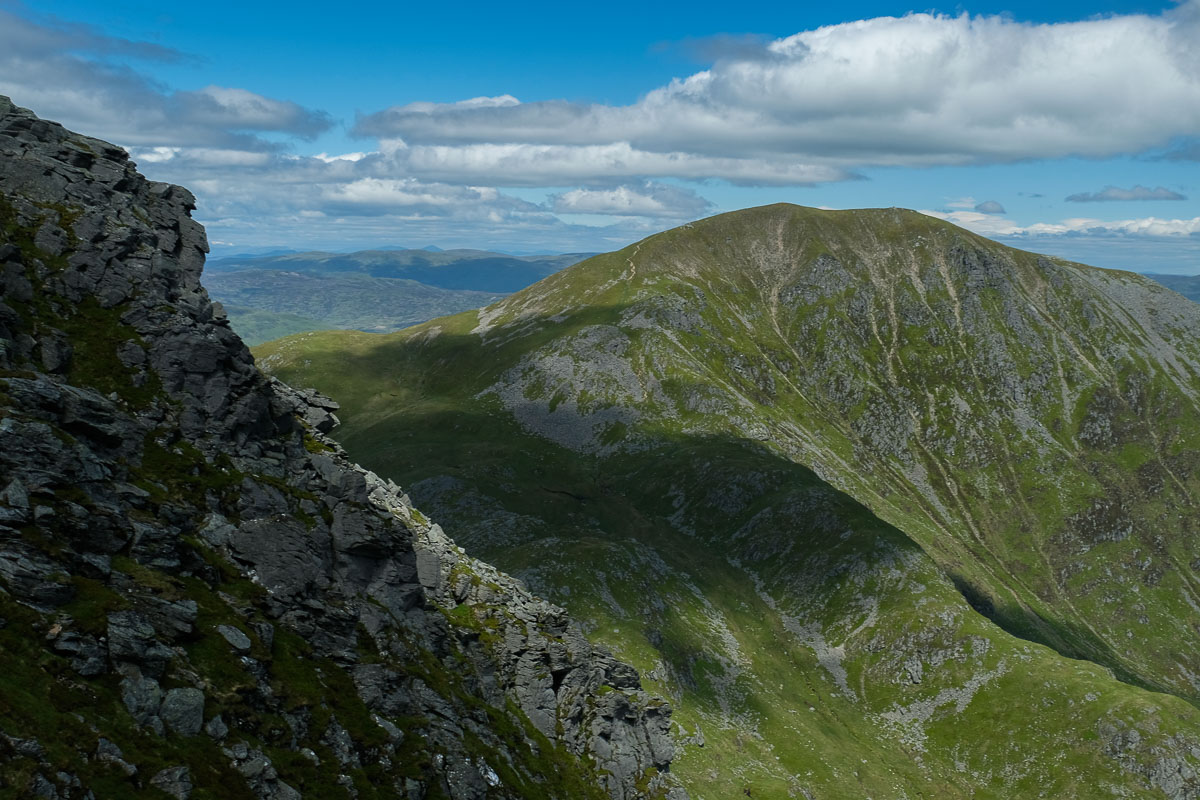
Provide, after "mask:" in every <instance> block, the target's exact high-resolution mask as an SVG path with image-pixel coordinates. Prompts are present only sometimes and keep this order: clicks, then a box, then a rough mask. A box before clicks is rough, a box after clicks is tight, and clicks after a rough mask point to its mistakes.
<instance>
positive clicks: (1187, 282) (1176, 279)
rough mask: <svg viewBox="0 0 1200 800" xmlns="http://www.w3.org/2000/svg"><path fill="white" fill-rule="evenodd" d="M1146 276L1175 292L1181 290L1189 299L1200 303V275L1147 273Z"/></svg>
mask: <svg viewBox="0 0 1200 800" xmlns="http://www.w3.org/2000/svg"><path fill="white" fill-rule="evenodd" d="M1146 277H1147V278H1149V279H1150V280H1152V281H1155V282H1157V283H1161V284H1162V285H1163V286H1165V287H1167V288H1168V289H1170V290H1171V291H1173V292H1179V293H1180V294H1181V295H1183V296H1184V297H1186V298H1187V299H1188V300H1192V301H1194V302H1197V303H1200V275H1156V274H1152V273H1146Z"/></svg>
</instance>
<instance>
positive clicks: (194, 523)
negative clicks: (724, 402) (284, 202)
mask: <svg viewBox="0 0 1200 800" xmlns="http://www.w3.org/2000/svg"><path fill="white" fill-rule="evenodd" d="M193 205H194V200H193V198H192V196H191V195H190V194H189V193H188V192H187V191H186V190H184V189H181V188H179V187H176V186H169V185H166V184H158V183H152V182H149V181H146V180H145V179H144V178H142V177H141V176H140V175H139V174H138V173H137V172H136V171H135V169H134V165H133V164H132V163H130V162H129V161H128V157H127V155H126V154H125V152H124V151H122V150H120V149H119V148H115V147H113V146H112V145H109V144H106V143H104V142H100V141H97V140H94V139H89V138H86V137H83V136H79V135H76V134H73V133H70V132H68V131H66V130H64V129H63V128H61V127H60V126H58V125H55V124H53V123H48V122H45V121H42V120H39V119H37V118H36V117H34V116H33V115H32V114H31V113H30V112H28V111H25V110H23V109H20V108H16V107H14V106H13V105H12V104H11V103H10V102H9V101H8V100H7V99H4V98H0V664H3V670H2V671H0V795H2V796H5V797H47V798H82V797H130V796H146V797H150V796H164V795H163V793H165V795H167V796H172V797H176V798H188V797H192V798H204V797H210V798H216V797H220V798H235V797H246V798H263V799H264V800H266V799H267V798H270V799H272V800H284V799H290V798H299V797H310V796H311V797H360V798H367V797H403V798H425V797H429V798H437V797H448V798H456V799H457V798H462V799H464V800H465V799H467V798H471V799H475V798H502V797H509V798H517V797H522V798H525V797H556V798H564V800H565V798H577V797H605V796H608V797H614V798H633V797H646V796H666V795H667V794H668V792H669V791H670V786H669V784H668V782H667V779H668V777H669V776H668V775H666V772H667V768H668V766H669V761H670V759H671V755H672V743H671V741H670V738H669V737H668V735H667V731H668V727H669V715H670V709H669V707H667V706H666V704H665V703H663V702H662V701H661V700H657V699H655V698H653V697H650V696H649V695H647V694H645V693H643V692H642V691H641V690H640V688H639V683H638V675H637V673H636V672H635V671H634V670H633V668H631V667H630V666H628V665H626V664H624V663H621V662H619V661H617V660H616V659H614V658H613V657H612V656H611V655H610V654H609V653H608V652H607V651H605V650H604V649H602V648H599V647H596V646H594V645H592V644H590V643H589V642H588V641H587V639H586V638H585V637H584V636H583V635H582V634H581V632H580V631H579V630H578V628H577V627H576V626H575V625H574V624H573V623H572V622H571V621H570V620H569V619H568V618H567V616H566V615H565V613H564V612H563V611H562V609H560V608H558V607H556V606H553V605H551V604H549V603H546V602H545V601H542V600H540V599H538V598H536V597H534V596H533V595H531V594H530V593H529V592H528V591H527V590H526V589H525V588H524V587H523V586H522V585H521V584H520V583H518V582H516V581H514V580H513V579H511V578H509V577H508V576H506V575H504V574H502V573H500V572H497V571H496V570H495V569H493V568H491V567H489V566H488V565H486V564H484V563H481V562H479V561H475V560H474V559H472V558H469V557H468V556H466V555H465V554H464V553H463V551H462V550H461V549H459V548H458V547H457V546H456V545H455V544H454V543H453V542H451V541H450V540H449V539H448V538H447V536H446V535H445V534H444V533H443V532H442V530H441V528H439V527H438V526H437V525H434V524H431V523H430V522H429V521H428V520H427V519H426V518H425V517H424V516H423V515H422V514H421V513H420V512H419V511H417V510H416V509H414V508H413V507H412V505H411V503H410V502H409V500H408V497H407V496H406V495H404V494H402V493H401V492H400V490H399V489H398V488H397V487H396V485H395V484H393V483H391V482H389V481H384V480H382V479H380V478H379V477H377V476H376V475H375V474H374V473H372V472H369V471H367V470H365V469H363V468H361V467H359V466H357V465H355V464H353V463H351V462H350V461H349V460H348V459H347V458H346V457H345V455H344V453H343V451H342V450H341V448H340V447H339V446H338V445H337V444H335V443H334V442H333V441H332V440H330V439H329V438H327V437H326V436H325V432H327V431H328V430H329V429H330V428H332V427H333V425H334V424H335V423H336V417H334V416H333V414H332V412H333V411H334V410H336V408H337V406H336V403H333V402H332V401H330V400H328V399H327V398H324V397H322V396H320V395H318V394H315V393H313V392H297V391H294V390H292V389H290V388H288V387H287V386H285V385H283V384H280V383H279V382H277V381H274V380H269V379H267V378H265V377H264V376H263V375H262V374H261V373H259V372H258V370H257V369H256V368H255V366H254V362H253V360H252V358H251V356H250V354H249V352H248V351H247V349H246V348H245V346H244V345H243V344H242V342H241V341H240V340H239V339H238V337H237V336H236V335H235V334H234V333H233V332H232V331H231V330H230V328H229V326H228V323H227V322H226V321H225V320H224V319H223V318H221V317H220V316H219V315H218V314H216V313H214V307H213V305H212V304H211V303H210V302H209V299H208V296H207V294H206V293H205V291H204V289H203V288H202V287H201V286H200V283H199V278H200V272H201V267H202V264H203V261H204V253H205V252H206V251H207V244H206V242H205V237H204V232H203V229H202V228H201V227H200V226H199V225H198V224H197V223H195V222H194V221H192V220H191V218H190V215H189V212H190V210H191V209H192V207H193ZM671 796H672V797H675V796H682V795H681V793H680V791H679V790H675V791H674V793H673V794H672V795H671Z"/></svg>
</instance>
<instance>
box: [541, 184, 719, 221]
mask: <svg viewBox="0 0 1200 800" xmlns="http://www.w3.org/2000/svg"><path fill="white" fill-rule="evenodd" d="M550 201H551V209H552V210H553V211H554V213H556V214H604V215H608V216H618V217H655V218H667V219H671V218H674V219H694V218H696V217H699V216H702V215H704V214H705V213H707V212H708V211H710V210H711V209H712V204H711V203H709V202H708V201H707V200H705V199H704V198H703V197H700V196H698V195H697V194H696V193H695V192H690V191H688V190H686V189H680V188H678V187H675V186H668V185H666V184H661V183H653V182H649V181H648V182H646V183H645V184H643V185H642V186H618V187H616V188H614V189H573V190H571V191H569V192H563V193H561V194H556V195H553V196H552V197H551V198H550Z"/></svg>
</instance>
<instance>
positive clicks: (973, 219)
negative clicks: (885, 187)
mask: <svg viewBox="0 0 1200 800" xmlns="http://www.w3.org/2000/svg"><path fill="white" fill-rule="evenodd" d="M921 213H922V214H927V215H929V216H931V217H937V218H938V219H944V220H947V221H948V222H953V223H954V224H955V225H961V226H962V227H964V228H967V229H968V230H972V231H974V232H976V233H980V234H983V235H984V236H1001V237H1006V238H1013V237H1029V238H1037V237H1055V236H1093V237H1108V236H1123V237H1137V238H1143V237H1166V238H1174V237H1183V236H1200V217H1194V218H1192V219H1159V218H1158V217H1142V218H1138V219H1123V220H1101V219H1093V218H1091V217H1072V218H1069V219H1064V220H1061V221H1059V222H1037V223H1034V224H1032V225H1018V224H1017V223H1015V222H1013V221H1012V220H1009V219H1005V218H1004V217H1001V216H997V215H994V214H985V213H980V212H977V211H930V210H923V211H921Z"/></svg>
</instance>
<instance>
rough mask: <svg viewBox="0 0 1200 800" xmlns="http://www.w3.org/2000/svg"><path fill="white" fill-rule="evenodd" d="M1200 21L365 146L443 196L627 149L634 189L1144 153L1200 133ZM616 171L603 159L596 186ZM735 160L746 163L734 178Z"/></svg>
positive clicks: (796, 72) (916, 30)
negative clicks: (520, 162) (407, 156)
mask: <svg viewBox="0 0 1200 800" xmlns="http://www.w3.org/2000/svg"><path fill="white" fill-rule="evenodd" d="M1197 7H1200V0H1189V2H1187V3H1185V4H1184V5H1182V6H1180V7H1178V8H1175V9H1172V10H1170V11H1167V12H1166V13H1164V14H1162V15H1159V16H1146V15H1125V16H1114V17H1108V18H1097V19H1090V20H1087V21H1083V22H1071V23H1055V24H1042V25H1033V24H1026V23H1020V22H1015V21H1012V20H1010V19H1005V18H1001V17H969V16H967V15H965V14H964V15H962V16H958V17H947V16H934V15H929V14H910V15H908V16H905V17H900V18H896V17H881V18H877V19H870V20H863V21H859V22H848V23H843V24H840V25H833V26H828V27H824V28H819V29H817V30H812V31H805V32H803V33H799V34H796V35H795V36H791V37H788V38H786V39H780V40H777V41H774V42H771V43H769V44H768V45H766V46H765V47H761V48H760V49H759V50H758V51H757V52H754V53H747V52H746V48H745V47H743V48H741V49H740V50H739V51H737V52H735V54H734V55H732V56H730V57H728V58H725V59H723V60H720V61H718V62H717V63H716V64H714V65H713V66H712V68H710V69H708V70H704V71H702V72H699V73H696V74H694V75H692V76H690V77H688V78H685V79H682V80H675V81H673V82H672V83H670V84H669V85H667V86H664V87H661V88H658V89H656V90H654V91H651V92H650V93H649V94H647V95H646V96H645V97H643V98H642V99H641V100H639V101H638V102H636V103H634V104H632V105H628V106H607V105H584V104H578V103H568V102H565V101H548V102H531V103H520V102H516V101H515V100H514V99H513V98H511V97H509V96H507V95H506V96H504V98H503V102H495V99H488V102H480V100H479V99H476V100H472V101H466V102H461V103H448V104H436V103H420V104H409V105H406V106H399V107H395V108H391V109H388V110H385V111H382V112H379V113H377V114H371V115H368V116H365V117H363V118H361V119H359V121H358V124H357V127H356V130H357V131H358V132H359V133H360V134H362V135H365V136H375V137H379V138H381V139H385V140H388V139H391V140H399V141H401V142H403V146H406V147H408V148H411V149H412V150H413V151H414V152H417V151H419V150H420V148H422V147H426V148H433V149H434V152H433V153H432V154H430V155H429V156H427V158H430V159H431V160H436V161H437V162H439V163H440V164H441V165H442V168H443V172H442V173H441V177H442V178H443V179H449V175H450V173H451V172H452V171H453V170H455V169H458V170H462V171H463V172H464V174H468V175H472V176H479V175H483V174H486V173H487V172H488V171H489V170H495V171H497V172H498V173H499V174H501V175H503V174H506V173H507V172H508V169H507V166H506V165H507V163H508V162H509V161H511V160H512V159H513V158H514V157H517V158H519V154H520V153H530V154H536V156H535V158H534V159H532V160H536V161H537V162H538V167H539V172H541V173H548V175H547V177H546V178H545V180H547V181H550V182H551V183H552V182H553V180H554V179H553V177H551V175H550V174H553V173H555V172H556V171H558V170H561V174H562V176H563V178H562V179H566V178H572V179H577V178H579V177H580V162H581V161H584V160H586V159H587V158H588V157H590V156H593V155H596V154H597V153H603V152H604V151H605V149H606V148H619V149H621V151H622V156H621V158H620V159H619V161H620V164H628V165H630V168H629V169H628V170H626V171H623V172H622V173H621V174H627V173H628V172H630V171H633V170H636V169H641V170H643V172H642V174H643V175H644V176H647V177H654V176H664V175H671V176H675V177H696V178H699V177H729V178H731V179H734V180H742V181H745V182H760V181H761V182H762V183H774V184H784V183H788V182H791V181H794V182H797V183H808V182H813V181H819V180H823V179H824V180H831V179H837V177H836V176H837V174H838V172H837V171H838V169H840V170H843V171H845V170H849V169H853V168H855V167H859V166H865V165H903V166H928V165H935V164H974V163H993V162H1003V161H1012V160H1020V159H1028V158H1056V157H1063V156H1071V155H1082V156H1089V157H1104V156H1111V155H1115V154H1119V153H1128V152H1140V151H1144V150H1146V149H1149V148H1155V147H1160V146H1165V145H1166V144H1168V142H1170V141H1171V140H1172V139H1174V138H1178V137H1184V136H1188V135H1196V134H1198V133H1200V48H1196V47H1194V43H1195V41H1197V39H1200V23H1198V21H1197V20H1198V19H1200V14H1197V13H1196V8H1197ZM514 154H517V155H514ZM616 160H617V159H605V158H600V159H599V160H598V161H597V162H596V167H595V169H594V170H593V171H592V177H593V178H598V177H602V176H605V175H607V174H608V172H607V170H610V169H612V168H613V167H614V166H618V165H615V164H614V163H613V162H614V161H616ZM723 160H728V161H729V162H732V163H731V164H729V165H728V166H727V168H724V169H723V168H722V164H721V162H722V161H723ZM746 163H754V164H770V165H775V166H776V167H777V168H778V169H779V170H780V172H781V174H780V175H779V176H777V177H775V178H774V179H772V178H771V177H770V176H767V175H762V172H763V170H761V169H755V170H750V171H749V172H750V173H751V174H752V177H749V178H747V177H745V175H746V173H745V171H742V170H739V169H736V167H737V166H740V165H743V164H746ZM634 165H636V166H634ZM729 167H734V168H732V169H730V168H729ZM656 169H657V170H668V169H669V171H662V172H656V171H654V170H656ZM822 169H824V170H825V172H824V173H823V174H824V176H825V177H821V175H822V173H821V170H822ZM843 174H844V172H843ZM562 179H560V180H562Z"/></svg>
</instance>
